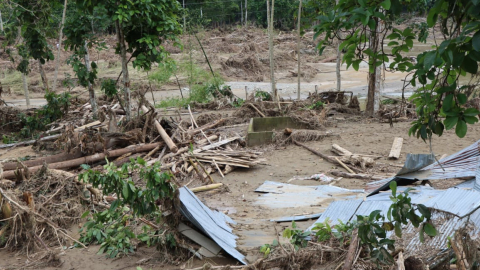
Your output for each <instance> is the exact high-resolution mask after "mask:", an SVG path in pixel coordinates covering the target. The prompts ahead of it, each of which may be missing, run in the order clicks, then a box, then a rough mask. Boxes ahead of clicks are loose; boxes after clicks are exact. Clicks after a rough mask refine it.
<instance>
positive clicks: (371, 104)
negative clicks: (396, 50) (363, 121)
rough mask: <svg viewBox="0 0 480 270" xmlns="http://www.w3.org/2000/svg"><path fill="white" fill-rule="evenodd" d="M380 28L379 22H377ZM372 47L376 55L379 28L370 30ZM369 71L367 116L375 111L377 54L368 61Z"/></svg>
mask: <svg viewBox="0 0 480 270" xmlns="http://www.w3.org/2000/svg"><path fill="white" fill-rule="evenodd" d="M377 28H378V22H377ZM370 49H371V50H372V54H373V55H376V54H377V51H378V34H377V29H371V32H370ZM368 62H369V63H368V65H369V73H368V94H367V107H366V110H365V114H366V115H367V116H373V115H374V113H375V86H376V81H377V69H376V68H375V63H376V62H377V58H376V56H374V57H370V59H369V61H368Z"/></svg>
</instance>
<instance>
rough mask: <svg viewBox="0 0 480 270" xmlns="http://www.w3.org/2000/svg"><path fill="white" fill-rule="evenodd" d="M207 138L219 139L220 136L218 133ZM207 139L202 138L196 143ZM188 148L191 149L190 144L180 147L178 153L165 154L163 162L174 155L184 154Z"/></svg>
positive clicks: (201, 142)
mask: <svg viewBox="0 0 480 270" xmlns="http://www.w3.org/2000/svg"><path fill="white" fill-rule="evenodd" d="M207 139H208V140H211V141H213V140H216V139H218V136H217V135H212V136H209V137H207ZM207 139H202V140H200V141H198V142H197V143H196V145H202V144H205V143H206V142H207ZM188 150H190V146H185V147H182V148H180V149H178V151H177V152H176V153H170V154H166V155H165V156H163V157H162V158H161V161H162V162H163V161H164V160H167V159H168V158H172V157H175V156H178V155H180V154H183V153H185V152H187V151H188Z"/></svg>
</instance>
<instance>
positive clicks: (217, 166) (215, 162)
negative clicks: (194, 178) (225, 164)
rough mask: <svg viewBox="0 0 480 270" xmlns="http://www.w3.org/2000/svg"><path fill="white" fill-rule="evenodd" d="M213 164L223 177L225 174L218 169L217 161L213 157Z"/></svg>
mask: <svg viewBox="0 0 480 270" xmlns="http://www.w3.org/2000/svg"><path fill="white" fill-rule="evenodd" d="M213 164H215V167H217V170H218V173H220V175H221V176H222V178H225V175H223V173H222V170H220V167H218V164H217V162H215V159H214V160H213Z"/></svg>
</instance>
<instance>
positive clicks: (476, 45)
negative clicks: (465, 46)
mask: <svg viewBox="0 0 480 270" xmlns="http://www.w3.org/2000/svg"><path fill="white" fill-rule="evenodd" d="M472 47H473V49H474V50H475V51H480V31H478V32H476V33H475V35H473V38H472Z"/></svg>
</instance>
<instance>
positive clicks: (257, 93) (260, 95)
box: [255, 90, 273, 101]
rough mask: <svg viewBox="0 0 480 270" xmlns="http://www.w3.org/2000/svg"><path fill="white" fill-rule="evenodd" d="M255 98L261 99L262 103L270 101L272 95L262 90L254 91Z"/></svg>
mask: <svg viewBox="0 0 480 270" xmlns="http://www.w3.org/2000/svg"><path fill="white" fill-rule="evenodd" d="M255 97H256V98H261V99H262V101H272V100H273V99H272V95H271V94H270V93H269V92H266V91H262V90H255Z"/></svg>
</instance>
